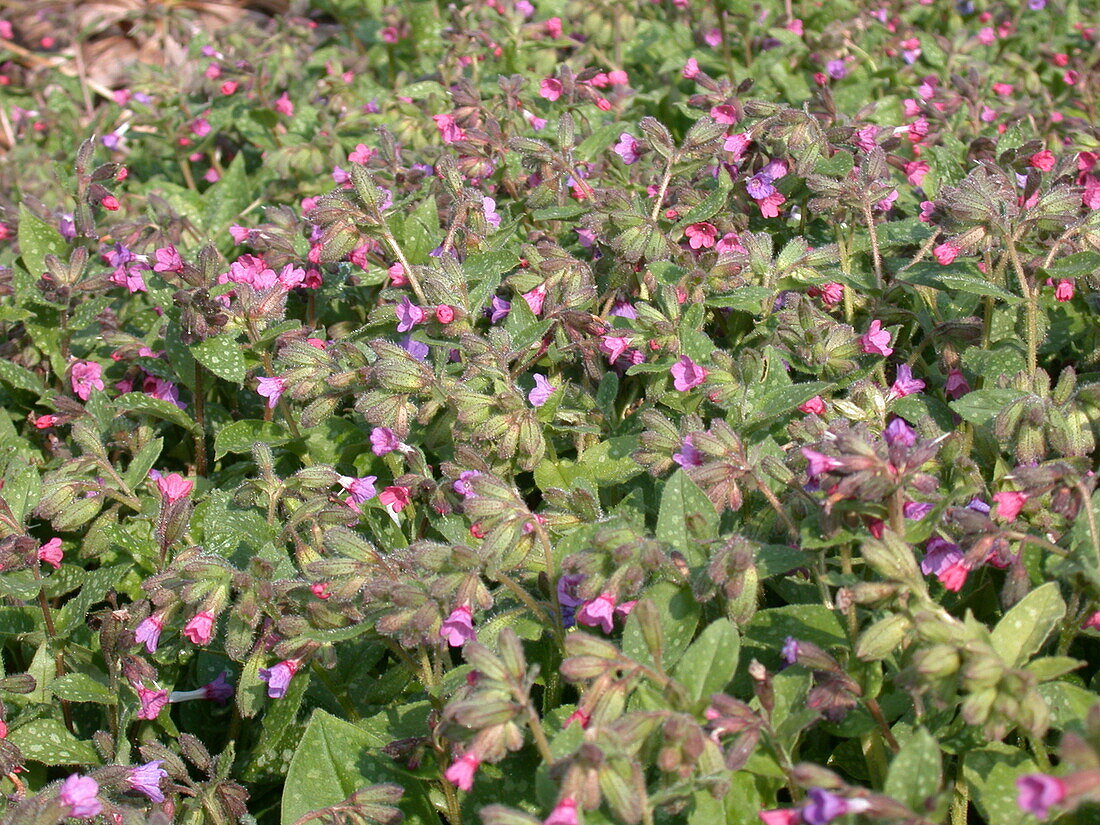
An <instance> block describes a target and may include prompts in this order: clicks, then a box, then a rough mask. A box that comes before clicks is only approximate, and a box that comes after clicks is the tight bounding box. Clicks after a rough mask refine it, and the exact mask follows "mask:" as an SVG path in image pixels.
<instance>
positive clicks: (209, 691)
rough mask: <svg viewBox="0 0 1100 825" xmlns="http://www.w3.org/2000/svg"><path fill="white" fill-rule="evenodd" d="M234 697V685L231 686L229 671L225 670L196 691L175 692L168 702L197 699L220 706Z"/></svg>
mask: <svg viewBox="0 0 1100 825" xmlns="http://www.w3.org/2000/svg"><path fill="white" fill-rule="evenodd" d="M232 696H233V685H231V684H229V671H227V670H223V671H222V672H221V673H219V674H218V676H217V678H216V679H214V681H212V682H208V683H207V684H205V685H203V686H202V687H201V688H198V689H196V690H173V691H172V693H171V695H170V696H169V697H168V701H169V702H172V703H173V704H175V703H177V702H192V701H195V700H197V699H204V700H206V701H208V702H217V703H218V704H219V705H224V704H225V703H226V702H228V701H229V699H231V698H232Z"/></svg>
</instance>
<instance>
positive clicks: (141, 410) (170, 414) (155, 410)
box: [115, 392, 198, 432]
mask: <svg viewBox="0 0 1100 825" xmlns="http://www.w3.org/2000/svg"><path fill="white" fill-rule="evenodd" d="M115 403H116V405H117V407H118V411H119V412H129V413H137V414H138V415H148V416H152V417H153V418H160V419H162V420H164V421H169V422H171V423H172V424H177V425H178V426H180V427H183V428H184V429H185V430H187V431H189V432H195V431H196V430H198V425H197V424H196V423H195V422H194V421H192V420H191V417H190V416H189V415H187V413H185V412H184V411H183V410H181V409H180V408H179V407H177V406H176V405H175V404H173V403H172V402H171V401H165V400H163V399H160V398H153V396H151V395H145V393H141V392H128V393H126V394H125V395H120V396H119V397H118V398H117V399H116V401H115Z"/></svg>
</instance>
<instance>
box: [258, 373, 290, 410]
mask: <svg viewBox="0 0 1100 825" xmlns="http://www.w3.org/2000/svg"><path fill="white" fill-rule="evenodd" d="M258 380H259V382H260V383H259V386H258V387H256V392H257V393H258V394H259V395H260V396H261V397H262V398H266V399H267V406H268V409H275V405H277V404H278V403H279V399H280V398H282V396H283V392H284V391H285V390H286V382H285V381H283V379H282V378H280V377H279V376H277V375H276V376H274V377H269V376H264V375H261V376H259V378H258Z"/></svg>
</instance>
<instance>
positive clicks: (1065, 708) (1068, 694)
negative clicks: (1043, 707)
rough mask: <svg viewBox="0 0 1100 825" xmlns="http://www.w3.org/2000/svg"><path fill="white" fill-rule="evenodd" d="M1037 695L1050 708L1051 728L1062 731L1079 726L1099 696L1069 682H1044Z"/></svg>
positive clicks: (1098, 700)
mask: <svg viewBox="0 0 1100 825" xmlns="http://www.w3.org/2000/svg"><path fill="white" fill-rule="evenodd" d="M1038 690H1039V695H1040V696H1042V697H1043V698H1044V699H1046V702H1047V707H1049V708H1050V724H1051V727H1053V728H1056V729H1058V730H1064V729H1065V728H1066V727H1068V726H1070V725H1080V724H1081V722H1082V720H1084V719H1085V718H1086V717H1087V716H1088V713H1089V709H1090V708H1091V707H1092V706H1093V705H1095V704H1096V703H1097V702H1100V696H1098V695H1097V694H1095V693H1093V692H1092V691H1091V690H1085V689H1084V688H1083V687H1079V686H1078V685H1073V684H1070V683H1069V682H1046V683H1045V684H1042V685H1039V687H1038Z"/></svg>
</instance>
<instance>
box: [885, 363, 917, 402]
mask: <svg viewBox="0 0 1100 825" xmlns="http://www.w3.org/2000/svg"><path fill="white" fill-rule="evenodd" d="M923 389H924V382H923V381H921V380H920V379H919V378H914V377H913V369H912V367H910V366H909V365H908V364H901V365H900V366H899V367H898V372H897V375H896V377H895V378H894V385H893V386H892V387H890V392H889V393H888V394H887V396H886V397H887V399H894V398H904V397H905V396H907V395H912V394H913V393H915V392H920V391H921V390H923Z"/></svg>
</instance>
